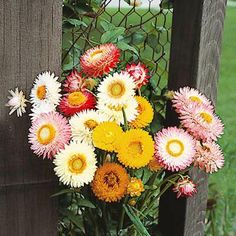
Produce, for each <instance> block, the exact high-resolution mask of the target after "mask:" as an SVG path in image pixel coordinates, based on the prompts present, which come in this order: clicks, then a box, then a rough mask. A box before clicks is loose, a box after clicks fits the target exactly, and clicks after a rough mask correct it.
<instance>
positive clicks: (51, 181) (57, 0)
mask: <svg viewBox="0 0 236 236" xmlns="http://www.w3.org/2000/svg"><path fill="white" fill-rule="evenodd" d="M61 14H62V1H61V0H0V71H1V73H0V78H1V93H0V103H1V105H0V126H1V127H0V235H2V236H7V235H9V236H11V235H16V236H49V235H50V236H53V235H57V230H56V227H57V211H56V207H55V205H56V204H55V202H53V200H52V199H50V195H51V194H52V193H54V192H55V191H56V189H55V186H56V184H55V183H56V179H55V177H54V174H53V169H52V165H51V161H48V160H42V159H41V158H38V157H36V156H34V155H33V154H32V152H31V151H30V150H29V145H28V141H27V135H28V128H29V125H30V124H29V118H28V116H27V115H26V114H24V116H23V117H21V118H16V115H15V114H14V115H12V116H9V115H8V112H9V109H8V108H7V107H5V106H4V104H5V103H6V102H7V96H8V95H9V94H8V90H9V89H13V88H15V87H19V89H22V90H23V91H25V92H26V94H27V95H29V92H30V89H31V87H32V83H33V80H34V78H35V77H36V75H37V74H38V73H40V72H41V71H45V70H51V71H54V72H55V73H56V74H57V75H60V67H61V24H62V23H61V17H62V16H61Z"/></svg>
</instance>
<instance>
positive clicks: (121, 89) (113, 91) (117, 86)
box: [108, 81, 125, 98]
mask: <svg viewBox="0 0 236 236" xmlns="http://www.w3.org/2000/svg"><path fill="white" fill-rule="evenodd" d="M108 90H109V93H110V95H111V96H112V97H115V98H120V97H121V96H123V95H124V93H125V86H124V84H123V83H122V82H121V81H116V82H114V83H112V84H110V85H109V88H108Z"/></svg>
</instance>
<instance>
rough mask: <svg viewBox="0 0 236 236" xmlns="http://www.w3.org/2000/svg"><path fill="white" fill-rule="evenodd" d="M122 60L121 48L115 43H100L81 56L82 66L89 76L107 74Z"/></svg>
mask: <svg viewBox="0 0 236 236" xmlns="http://www.w3.org/2000/svg"><path fill="white" fill-rule="evenodd" d="M119 61H120V49H119V48H118V47H117V46H116V45H115V44H113V43H107V44H102V45H98V46H96V47H94V48H91V49H89V50H87V51H86V52H85V53H84V54H83V55H82V56H81V57H80V66H81V69H82V71H83V73H85V74H86V76H88V77H101V76H103V75H107V74H108V73H110V72H111V71H112V70H113V69H114V68H116V67H117V64H118V63H119Z"/></svg>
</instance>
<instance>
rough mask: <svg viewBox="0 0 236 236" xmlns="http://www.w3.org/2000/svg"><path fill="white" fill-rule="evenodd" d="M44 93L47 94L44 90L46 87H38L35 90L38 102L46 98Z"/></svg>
mask: <svg viewBox="0 0 236 236" xmlns="http://www.w3.org/2000/svg"><path fill="white" fill-rule="evenodd" d="M46 92H47V90H46V86H45V85H41V86H39V87H38V88H37V91H36V94H37V97H38V99H40V100H43V99H45V97H46Z"/></svg>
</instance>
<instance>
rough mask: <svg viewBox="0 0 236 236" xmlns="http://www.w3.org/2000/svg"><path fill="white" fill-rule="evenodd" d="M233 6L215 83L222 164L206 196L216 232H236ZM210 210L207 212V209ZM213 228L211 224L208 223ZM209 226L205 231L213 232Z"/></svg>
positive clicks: (235, 39) (235, 29)
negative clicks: (212, 203) (211, 205)
mask: <svg viewBox="0 0 236 236" xmlns="http://www.w3.org/2000/svg"><path fill="white" fill-rule="evenodd" d="M235 22H236V8H233V7H228V8H227V9H226V20H225V29H224V34H223V48H222V57H221V67H220V79H219V87H218V99H217V113H218V114H219V115H220V117H221V118H222V120H223V121H224V124H225V134H224V136H223V138H222V139H221V140H220V144H221V145H222V148H223V150H224V154H225V166H224V168H223V169H221V170H220V171H219V172H218V173H215V174H214V175H211V176H210V179H209V182H210V189H209V197H210V198H211V199H214V200H216V205H215V207H214V208H213V209H212V210H213V211H214V216H213V223H214V230H215V235H216V236H228V235H232V236H233V235H236V188H235V180H236V118H235V110H236V107H235V104H236V92H235V88H236V79H235V78H236V24H235ZM208 214H209V213H208ZM210 228H211V229H212V227H210ZM210 228H209V230H208V232H209V233H208V234H207V235H213V234H212V230H211V229H210Z"/></svg>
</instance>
